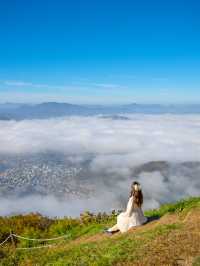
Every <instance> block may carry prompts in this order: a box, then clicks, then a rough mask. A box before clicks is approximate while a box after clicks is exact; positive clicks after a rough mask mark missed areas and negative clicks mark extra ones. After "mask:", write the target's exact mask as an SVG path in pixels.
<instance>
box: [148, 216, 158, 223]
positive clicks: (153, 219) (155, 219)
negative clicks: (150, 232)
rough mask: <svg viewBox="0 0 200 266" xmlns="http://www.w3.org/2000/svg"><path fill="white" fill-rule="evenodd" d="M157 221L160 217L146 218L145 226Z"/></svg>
mask: <svg viewBox="0 0 200 266" xmlns="http://www.w3.org/2000/svg"><path fill="white" fill-rule="evenodd" d="M159 219H160V216H158V215H154V216H150V217H147V222H146V223H145V224H148V223H151V222H153V221H157V220H159Z"/></svg>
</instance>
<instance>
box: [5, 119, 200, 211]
mask: <svg viewBox="0 0 200 266" xmlns="http://www.w3.org/2000/svg"><path fill="white" fill-rule="evenodd" d="M126 118H127V119H112V118H105V117H101V116H93V117H92V116H91V117H78V116H76V117H63V118H56V119H48V120H23V121H12V120H11V121H0V155H1V157H3V156H4V155H12V156H17V155H21V154H26V155H27V156H29V155H30V154H34V153H41V152H59V153H63V154H65V156H68V157H69V158H72V160H77V162H81V161H84V160H85V158H86V157H87V155H88V154H92V155H93V156H94V159H93V160H92V162H91V163H90V169H91V172H92V173H93V177H94V179H95V175H97V176H99V173H100V172H102V173H103V174H102V175H104V179H105V178H106V179H109V177H111V180H108V181H109V182H108V186H107V187H106V186H104V187H103V192H102V190H101V188H100V187H99V191H100V193H99V195H97V196H96V197H95V199H94V198H92V199H91V200H90V199H87V200H78V199H74V200H73V201H72V202H60V201H59V200H58V199H56V198H54V197H53V196H52V195H49V196H48V197H40V196H38V197H36V196H32V195H30V197H28V196H27V198H26V200H24V199H20V198H19V199H16V198H15V199H13V197H10V198H9V197H7V198H6V199H1V204H0V214H1V215H5V214H9V213H12V212H29V211H39V212H41V213H44V214H46V215H50V216H55V215H58V216H64V215H72V216H76V215H78V214H79V213H80V212H82V211H84V210H86V209H87V210H91V211H99V210H101V211H102V210H111V209H113V208H117V207H121V206H119V205H117V204H118V203H115V202H114V201H115V196H116V194H117V195H119V196H121V195H122V198H127V197H128V191H129V187H130V184H131V181H132V180H133V179H136V180H138V181H139V182H141V184H142V187H143V192H144V196H145V204H144V208H145V209H147V208H155V207H158V206H159V204H160V203H163V202H167V201H170V200H177V199H179V198H182V197H186V196H197V195H199V194H200V193H199V189H200V169H198V168H196V169H195V172H194V173H192V174H191V171H192V170H191V169H190V171H188V170H187V169H186V171H185V172H184V173H183V171H182V172H180V173H179V171H178V170H176V171H175V172H173V171H172V173H171V175H170V177H169V180H168V181H167V182H166V180H165V177H164V176H163V175H162V174H161V173H160V172H157V171H155V172H151V173H145V172H144V173H140V174H139V176H137V177H132V176H131V174H132V169H133V168H134V167H136V166H138V165H141V164H144V163H147V162H151V161H167V162H170V163H172V164H174V163H175V164H176V163H177V164H178V163H181V162H188V161H195V162H197V161H200V138H199V136H200V115H171V114H165V115H141V114H137V115H127V116H126ZM187 171H188V172H187ZM115 177H116V178H115ZM112 183H113V186H112ZM97 184H98V185H99V184H101V182H100V181H98V180H97ZM116 184H118V185H116ZM112 187H114V188H115V189H112ZM97 190H98V189H97ZM102 193H103V194H102ZM124 193H127V194H126V195H124ZM114 194H115V195H114Z"/></svg>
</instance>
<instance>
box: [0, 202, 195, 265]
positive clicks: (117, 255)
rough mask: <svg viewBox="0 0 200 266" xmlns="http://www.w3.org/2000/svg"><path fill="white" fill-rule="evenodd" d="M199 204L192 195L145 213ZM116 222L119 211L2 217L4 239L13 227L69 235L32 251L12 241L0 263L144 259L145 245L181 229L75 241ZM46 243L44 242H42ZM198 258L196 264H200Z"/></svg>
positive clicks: (0, 226)
mask: <svg viewBox="0 0 200 266" xmlns="http://www.w3.org/2000/svg"><path fill="white" fill-rule="evenodd" d="M197 207H200V197H199V198H189V199H185V200H181V201H179V202H176V203H174V204H172V203H171V204H165V205H163V206H161V207H160V208H159V209H156V210H150V211H147V212H145V215H147V216H148V217H155V216H158V217H161V216H163V215H165V214H167V213H186V212H188V211H189V210H190V209H192V208H197ZM115 221H116V213H112V214H111V215H106V214H105V213H104V214H98V215H93V214H91V213H88V212H87V213H85V214H83V215H82V216H81V217H80V218H77V219H72V218H63V219H49V218H46V217H42V216H41V215H38V214H30V215H26V216H13V217H0V239H1V241H2V240H3V239H5V237H6V236H7V235H9V230H10V228H11V229H12V230H13V231H14V232H15V233H17V234H20V235H23V236H28V237H32V238H51V237H56V236H59V235H64V234H67V235H68V238H67V239H64V240H62V241H56V247H54V248H51V249H40V250H32V251H21V250H18V251H15V250H14V249H13V248H12V245H11V243H9V244H8V246H7V248H2V249H0V265H2V266H11V265H16V266H17V265H20V266H28V265H34V266H36V265H38V266H40V265H41V266H43V265H45V266H46V265H55V266H61V265H62V266H63V265H64V266H65V265H72V266H76V265H77V266H89V265H91V266H100V265H101V266H104V265H105V266H109V265H115V264H116V262H123V261H134V260H137V259H138V258H141V254H142V253H141V250H142V251H143V252H145V245H146V244H148V243H150V242H151V241H153V240H154V239H156V238H157V237H160V236H165V235H168V234H169V233H170V232H175V231H179V230H182V224H179V223H174V224H169V225H158V226H156V227H155V228H153V229H148V230H145V231H136V232H134V233H133V234H130V233H126V234H121V235H120V234H119V235H117V236H116V237H111V238H109V237H107V238H102V240H100V241H96V242H83V241H82V242H81V241H80V242H76V243H74V242H73V240H75V239H79V240H80V238H82V239H83V238H87V237H90V236H95V235H96V234H98V235H99V236H100V237H101V236H102V237H103V236H104V234H103V233H102V230H103V228H105V227H108V226H110V225H111V224H113V223H115ZM41 244H43V243H41ZM33 245H39V244H35V243H33V242H29V241H24V240H22V241H18V242H16V246H17V247H31V246H33ZM199 262H200V259H197V260H196V262H195V263H196V264H194V265H195V266H197V265H199V264H198V263H199Z"/></svg>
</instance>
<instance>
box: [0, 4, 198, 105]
mask: <svg viewBox="0 0 200 266" xmlns="http://www.w3.org/2000/svg"><path fill="white" fill-rule="evenodd" d="M199 13H200V2H199V1H197V0H196V1H194V0H190V1H189V0H188V1H185V0H181V1H179V0H174V1H172V0H168V1H160V0H151V1H149V0H141V1H134V0H130V1H128V0H123V1H122V0H107V1H106V0H101V1H100V0H99V1H95V0H91V1H90V0H82V1H76V0H73V1H67V0H62V1H61V0H57V1H55V0H54V1H52V0H48V1H47V0H43V1H39V0H34V1H32V0H29V1H27V0H26V1H25V0H18V1H17V0H12V1H11V0H6V1H3V0H0V36H1V41H0V102H6V101H9V102H42V101H59V102H72V103H94V104H95V103H106V104H113V103H130V102H138V103H199V102H200V17H199Z"/></svg>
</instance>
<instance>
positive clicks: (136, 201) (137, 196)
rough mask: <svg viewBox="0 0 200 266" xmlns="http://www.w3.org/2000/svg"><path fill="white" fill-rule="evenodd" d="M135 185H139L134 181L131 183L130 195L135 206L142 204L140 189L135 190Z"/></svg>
mask: <svg viewBox="0 0 200 266" xmlns="http://www.w3.org/2000/svg"><path fill="white" fill-rule="evenodd" d="M135 185H138V186H140V184H139V183H138V182H136V181H134V182H133V183H132V186H131V193H130V197H132V196H133V203H134V206H135V207H141V206H142V204H143V194H142V190H141V189H139V190H135Z"/></svg>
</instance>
